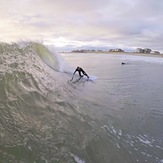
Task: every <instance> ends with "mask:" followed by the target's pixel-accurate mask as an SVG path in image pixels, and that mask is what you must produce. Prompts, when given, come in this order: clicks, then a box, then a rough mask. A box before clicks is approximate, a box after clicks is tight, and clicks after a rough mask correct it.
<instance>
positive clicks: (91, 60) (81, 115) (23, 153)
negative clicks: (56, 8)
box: [0, 43, 163, 163]
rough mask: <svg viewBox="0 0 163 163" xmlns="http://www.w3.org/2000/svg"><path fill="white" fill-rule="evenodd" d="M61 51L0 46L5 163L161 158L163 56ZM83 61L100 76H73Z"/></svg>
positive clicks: (0, 131) (0, 143) (0, 136)
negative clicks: (85, 78) (74, 79)
mask: <svg viewBox="0 0 163 163" xmlns="http://www.w3.org/2000/svg"><path fill="white" fill-rule="evenodd" d="M61 55H62V57H63V58H64V59H65V62H64V61H63V60H61V59H59V57H58V56H56V55H55V54H52V52H50V51H49V50H48V49H46V47H44V46H43V45H40V44H36V43H23V44H21V45H18V44H13V45H9V44H4V43H1V44H0V162H2V163H6V162H11V163H19V162H21V163H22V162H23V163H76V162H77V163H114V162H115V163H117V162H121V163H131V162H132V163H134V162H140V163H142V162H148V163H153V162H157V163H162V162H163V157H162V153H163V129H162V123H163V110H162V108H163V102H162V95H163V93H162V92H163V86H162V82H163V77H162V76H163V71H162V68H163V64H162V63H163V61H162V60H161V59H156V58H149V57H146V58H144V57H140V58H135V57H134V56H122V55H116V56H115V55H108V54H61ZM122 61H125V62H128V63H129V64H126V65H124V66H122V65H121V62H122ZM66 63H68V64H69V66H70V67H71V68H72V69H71V68H69V67H68V66H67V65H66ZM76 66H81V67H83V68H84V69H85V70H86V72H87V73H88V74H89V75H94V76H97V80H96V81H95V82H85V81H82V80H81V81H80V82H77V83H72V82H70V81H69V80H70V79H71V77H72V74H70V72H72V71H73V69H75V68H76ZM61 70H62V72H61ZM64 72H69V73H64Z"/></svg>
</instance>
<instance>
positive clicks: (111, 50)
mask: <svg viewBox="0 0 163 163" xmlns="http://www.w3.org/2000/svg"><path fill="white" fill-rule="evenodd" d="M109 52H124V50H122V49H110V50H109Z"/></svg>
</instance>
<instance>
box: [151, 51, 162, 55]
mask: <svg viewBox="0 0 163 163" xmlns="http://www.w3.org/2000/svg"><path fill="white" fill-rule="evenodd" d="M151 53H152V54H160V52H159V51H152V52H151Z"/></svg>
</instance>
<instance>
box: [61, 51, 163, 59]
mask: <svg viewBox="0 0 163 163" xmlns="http://www.w3.org/2000/svg"><path fill="white" fill-rule="evenodd" d="M59 53H67V54H69V53H71V54H78V53H79V52H59ZM91 53H95V54H114V55H117V54H118V55H130V56H131V55H134V56H146V57H157V58H163V54H152V53H135V52H84V53H80V54H91Z"/></svg>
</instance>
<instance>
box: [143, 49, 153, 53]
mask: <svg viewBox="0 0 163 163" xmlns="http://www.w3.org/2000/svg"><path fill="white" fill-rule="evenodd" d="M151 51H152V50H151V49H148V48H146V49H144V53H147V54H149V53H151Z"/></svg>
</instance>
